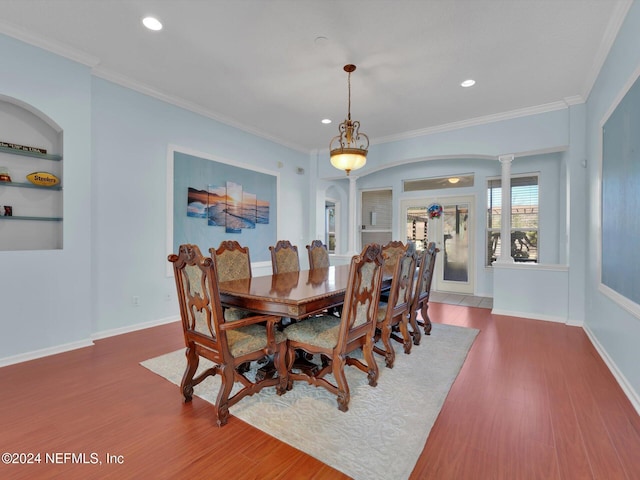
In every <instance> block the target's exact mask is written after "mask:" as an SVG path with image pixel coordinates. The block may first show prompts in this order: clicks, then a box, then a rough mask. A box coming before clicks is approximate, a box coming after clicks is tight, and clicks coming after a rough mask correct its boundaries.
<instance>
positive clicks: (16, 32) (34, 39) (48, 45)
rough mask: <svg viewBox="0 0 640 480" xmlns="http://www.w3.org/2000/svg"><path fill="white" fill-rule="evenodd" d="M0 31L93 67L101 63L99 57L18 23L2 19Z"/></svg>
mask: <svg viewBox="0 0 640 480" xmlns="http://www.w3.org/2000/svg"><path fill="white" fill-rule="evenodd" d="M0 33H3V34H5V35H7V36H9V37H13V38H15V39H16V40H20V41H22V42H25V43H28V44H29V45H33V46H34V47H38V48H42V49H43V50H47V51H48V52H51V53H55V54H57V55H60V56H61V57H65V58H68V59H69V60H73V61H74V62H77V63H81V64H82V65H86V66H88V67H91V68H95V67H96V66H97V65H98V64H99V63H100V59H99V58H98V57H94V56H93V55H89V54H88V53H86V52H83V51H82V50H78V49H76V48H72V47H70V46H68V45H66V44H64V43H61V42H56V41H54V40H51V39H46V38H44V37H41V36H39V35H34V34H33V33H31V32H29V31H28V30H26V29H25V28H22V27H18V26H16V25H11V24H9V23H6V22H2V21H0Z"/></svg>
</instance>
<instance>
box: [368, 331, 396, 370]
mask: <svg viewBox="0 0 640 480" xmlns="http://www.w3.org/2000/svg"><path fill="white" fill-rule="evenodd" d="M380 340H381V341H382V345H383V346H384V348H378V347H374V348H373V349H374V350H375V351H376V352H377V353H379V354H381V355H383V356H384V361H385V364H386V366H387V368H393V363H394V362H395V359H396V352H395V351H394V350H393V346H392V345H391V327H390V326H389V325H386V324H383V325H382V326H381V327H380Z"/></svg>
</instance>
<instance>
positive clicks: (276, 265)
mask: <svg viewBox="0 0 640 480" xmlns="http://www.w3.org/2000/svg"><path fill="white" fill-rule="evenodd" d="M269 250H270V251H271V268H272V269H273V273H274V275H275V274H276V273H285V272H297V271H299V270H300V259H299V258H298V247H296V246H295V245H291V242H290V241H289V240H278V241H277V242H276V244H275V246H273V245H272V246H270V247H269Z"/></svg>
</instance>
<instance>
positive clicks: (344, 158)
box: [329, 65, 369, 175]
mask: <svg viewBox="0 0 640 480" xmlns="http://www.w3.org/2000/svg"><path fill="white" fill-rule="evenodd" d="M355 70H356V66H355V65H345V66H344V71H345V72H347V73H348V74H349V77H348V86H349V106H348V110H347V119H346V120H345V121H344V122H342V123H341V124H340V125H339V126H338V131H339V132H340V134H339V135H336V136H335V137H333V138H332V139H331V142H329V150H330V156H331V165H333V166H334V167H336V168H338V169H340V170H344V171H345V172H347V175H349V172H350V171H351V170H356V169H358V168H362V167H364V165H365V163H367V149H368V148H369V137H368V136H367V135H365V134H364V133H360V132H359V129H360V122H359V121H357V120H356V121H351V73H352V72H355Z"/></svg>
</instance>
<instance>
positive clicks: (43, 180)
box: [27, 172, 60, 187]
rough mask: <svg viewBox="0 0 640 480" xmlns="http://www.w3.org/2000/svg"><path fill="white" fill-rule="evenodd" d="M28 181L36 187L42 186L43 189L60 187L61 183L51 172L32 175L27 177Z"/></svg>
mask: <svg viewBox="0 0 640 480" xmlns="http://www.w3.org/2000/svg"><path fill="white" fill-rule="evenodd" d="M27 180H29V181H30V182H31V183H33V184H34V185H40V186H42V187H53V186H54V185H58V184H59V183H60V179H59V178H58V177H56V176H55V175H54V174H53V173H49V172H33V173H30V174H29V175H27Z"/></svg>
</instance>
